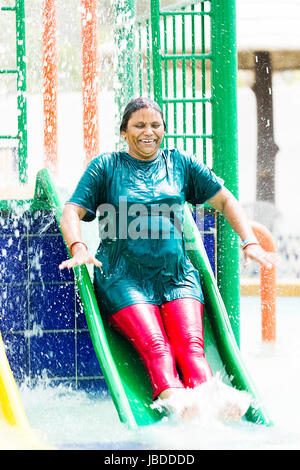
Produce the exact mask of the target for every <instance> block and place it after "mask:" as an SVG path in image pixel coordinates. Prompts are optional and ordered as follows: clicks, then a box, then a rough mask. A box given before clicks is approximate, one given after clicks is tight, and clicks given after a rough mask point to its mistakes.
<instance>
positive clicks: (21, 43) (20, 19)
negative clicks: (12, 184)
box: [0, 0, 28, 183]
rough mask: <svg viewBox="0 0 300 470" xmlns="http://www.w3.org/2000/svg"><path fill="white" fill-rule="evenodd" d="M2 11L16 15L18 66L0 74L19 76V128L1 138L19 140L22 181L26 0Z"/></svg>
mask: <svg viewBox="0 0 300 470" xmlns="http://www.w3.org/2000/svg"><path fill="white" fill-rule="evenodd" d="M0 12H11V13H14V14H15V17H16V66H15V68H12V69H0V74H1V75H4V74H7V75H11V76H16V78H17V90H16V91H17V109H18V130H17V134H16V135H1V134H0V139H5V140H8V139H9V140H10V139H11V140H17V141H18V173H19V181H20V183H26V182H27V152H28V149H27V99H26V52H25V7H24V0H16V2H15V6H3V7H0Z"/></svg>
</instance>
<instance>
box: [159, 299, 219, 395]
mask: <svg viewBox="0 0 300 470" xmlns="http://www.w3.org/2000/svg"><path fill="white" fill-rule="evenodd" d="M160 310H161V315H162V320H163V323H164V326H165V330H166V332H167V335H168V338H169V340H170V343H171V345H172V347H173V350H174V353H175V359H176V363H177V364H178V366H179V368H180V370H181V373H182V377H183V382H184V384H185V386H186V387H189V388H194V387H196V386H197V385H200V384H202V383H203V382H206V381H207V380H208V379H210V378H211V377H212V375H213V374H212V371H211V368H210V366H209V364H208V362H207V360H206V358H205V353H204V336H203V305H202V304H201V302H199V301H198V300H196V299H192V298H184V299H176V300H173V301H171V302H166V303H165V304H163V305H162V306H161V308H160Z"/></svg>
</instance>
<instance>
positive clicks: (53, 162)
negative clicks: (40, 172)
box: [42, 0, 58, 173]
mask: <svg viewBox="0 0 300 470" xmlns="http://www.w3.org/2000/svg"><path fill="white" fill-rule="evenodd" d="M42 36H43V38H42V48H43V103H44V152H45V157H44V162H45V167H46V168H48V169H49V170H51V171H52V172H53V173H57V166H58V163H57V162H58V160H57V70H58V65H57V48H56V0H44V1H43V35H42Z"/></svg>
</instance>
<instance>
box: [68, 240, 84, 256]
mask: <svg viewBox="0 0 300 470" xmlns="http://www.w3.org/2000/svg"><path fill="white" fill-rule="evenodd" d="M76 243H81V244H82V245H84V246H85V248H86V250H88V247H87V245H86V243H84V242H82V241H81V240H76V241H75V242H73V243H71V245H70V246H69V252H70V255H71V256H73V255H72V248H73V246H74V245H76Z"/></svg>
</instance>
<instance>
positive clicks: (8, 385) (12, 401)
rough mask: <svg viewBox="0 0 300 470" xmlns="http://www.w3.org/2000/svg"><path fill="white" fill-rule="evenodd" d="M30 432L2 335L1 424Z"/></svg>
mask: <svg viewBox="0 0 300 470" xmlns="http://www.w3.org/2000/svg"><path fill="white" fill-rule="evenodd" d="M1 420H3V421H4V422H5V423H6V424H9V425H11V426H18V427H20V428H22V429H26V430H29V424H28V421H27V417H26V414H25V411H24V408H23V405H22V402H21V398H20V396H19V390H18V387H17V384H16V382H15V379H14V377H13V374H12V371H11V368H10V365H9V362H8V360H7V357H6V353H5V348H4V344H3V340H2V336H1V333H0V423H1Z"/></svg>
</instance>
